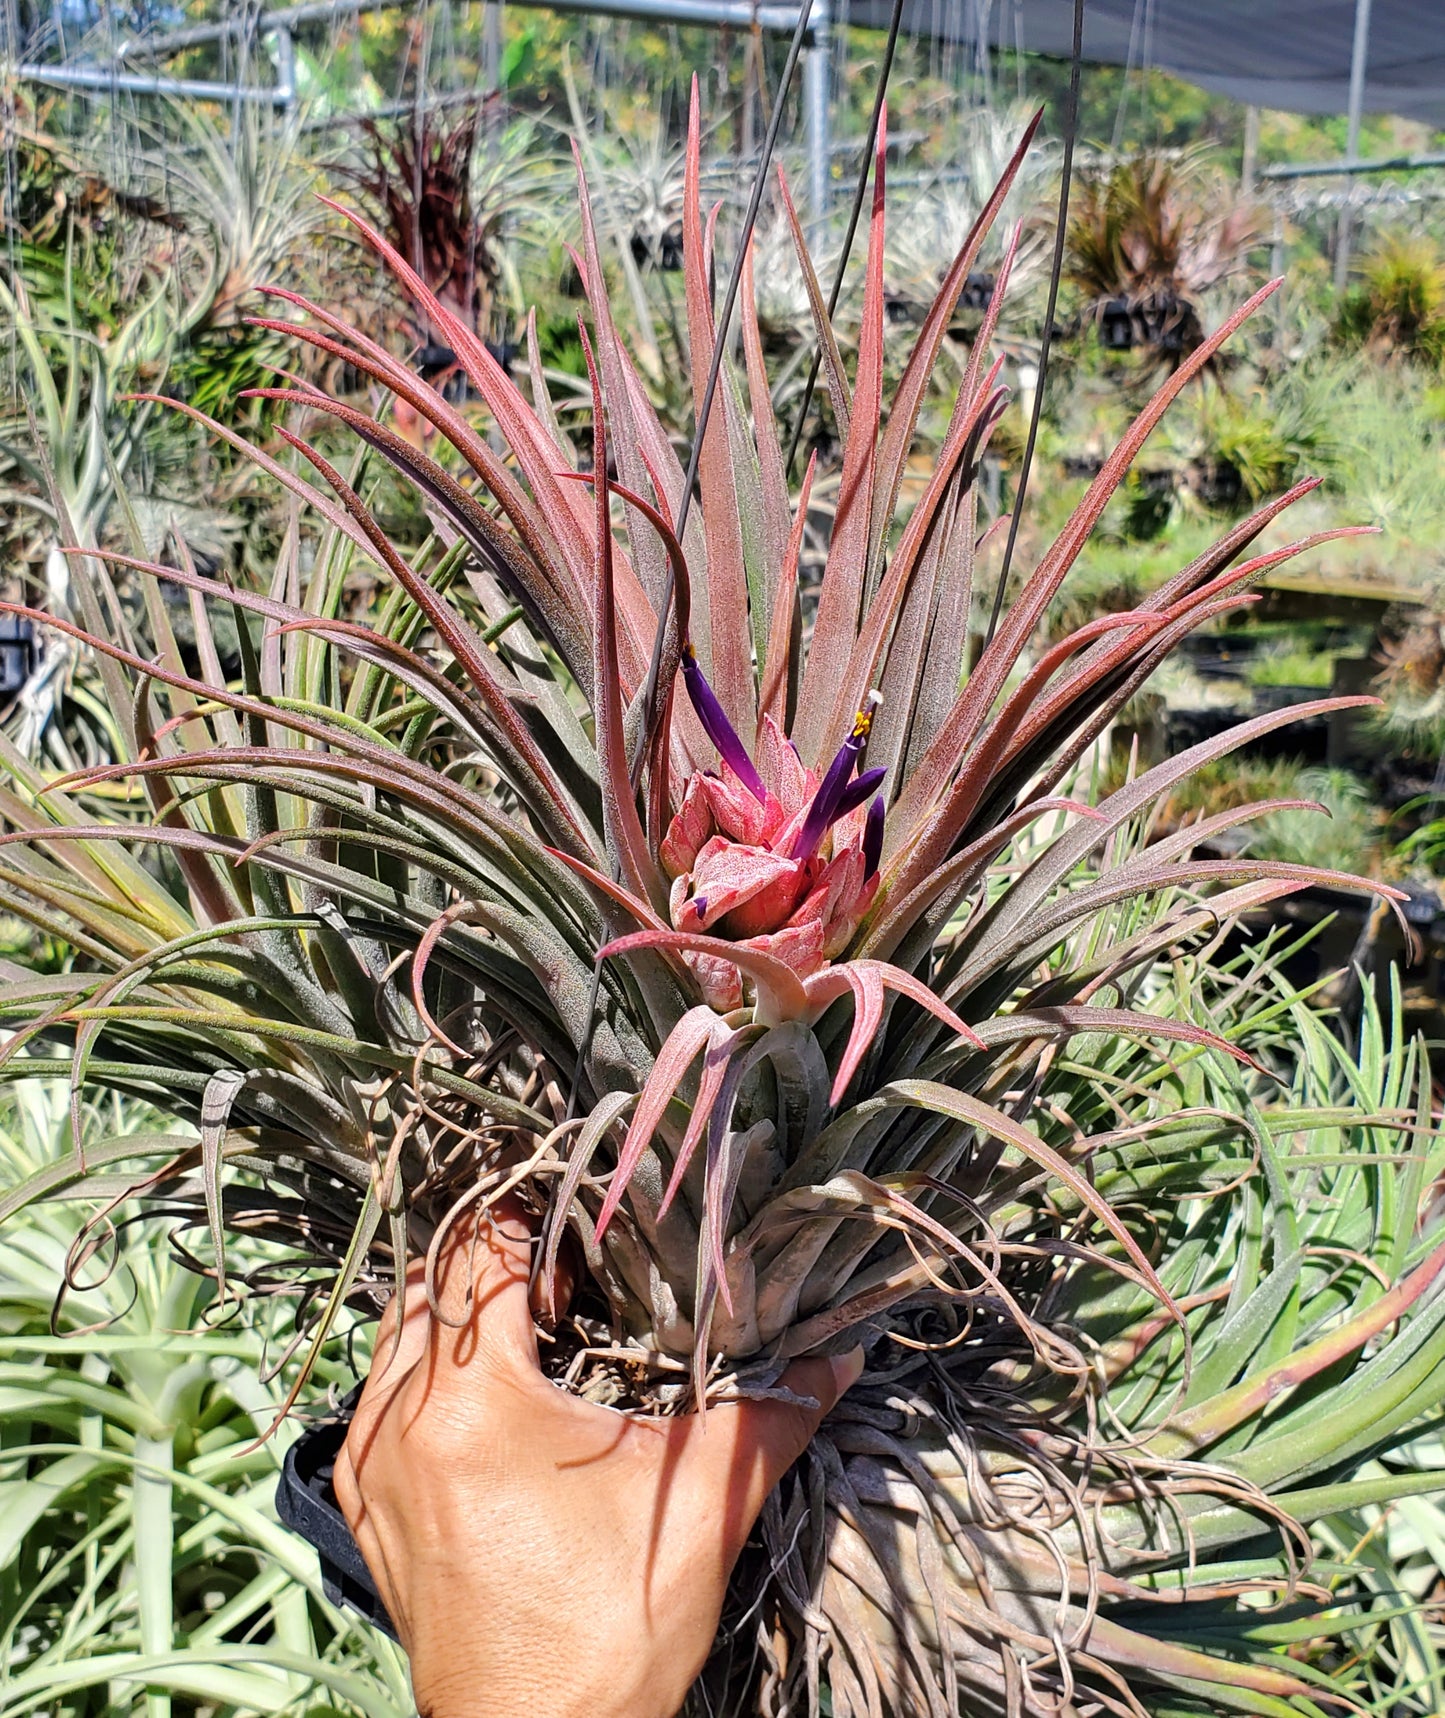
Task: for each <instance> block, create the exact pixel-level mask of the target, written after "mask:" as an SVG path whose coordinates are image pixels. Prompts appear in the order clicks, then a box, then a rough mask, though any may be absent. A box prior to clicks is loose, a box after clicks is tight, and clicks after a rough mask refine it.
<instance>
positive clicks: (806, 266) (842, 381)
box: [778, 161, 853, 442]
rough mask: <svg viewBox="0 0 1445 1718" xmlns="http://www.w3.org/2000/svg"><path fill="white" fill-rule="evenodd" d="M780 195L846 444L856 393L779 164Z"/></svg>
mask: <svg viewBox="0 0 1445 1718" xmlns="http://www.w3.org/2000/svg"><path fill="white" fill-rule="evenodd" d="M778 194H779V195H780V196H781V198H782V201H783V213H784V215H785V216H786V217H787V222H788V229H789V231H790V232H791V233H792V237H793V250H794V252H795V253H796V255H797V258H798V267H799V268H800V269H801V270H802V272H803V289H804V291H805V292H806V293H807V295H808V309H809V311H810V313H811V314H812V318H813V333H814V335H815V336H816V337H817V341H818V347H819V350H820V351H821V353H822V355H823V374H824V375H825V377H826V378H827V382H828V400H829V403H830V404H831V405H832V408H833V423H834V427H835V428H836V429H837V432H838V439H839V440H840V441H845V442H846V441H847V439H848V426H849V420H850V419H851V417H852V413H853V391H852V389H851V388H850V387H849V386H848V373H847V371H846V370H845V369H844V368H843V355H842V353H841V352H839V350H838V339H837V336H836V335H835V334H834V333H833V324H832V322H831V321H830V320H829V317H828V304H827V300H826V299H825V298H824V296H823V289H822V287H821V286H819V284H818V273H817V270H816V269H815V268H814V267H813V258H812V254H811V253H810V251H809V250H808V241H807V239H806V238H805V237H804V234H803V223H802V222H801V221H800V220H799V219H798V211H797V208H796V207H795V206H794V203H793V193H792V192H791V191H790V190H789V189H788V175H787V174H786V173H785V172H784V171H783V164H782V162H781V161H780V162H779V163H778Z"/></svg>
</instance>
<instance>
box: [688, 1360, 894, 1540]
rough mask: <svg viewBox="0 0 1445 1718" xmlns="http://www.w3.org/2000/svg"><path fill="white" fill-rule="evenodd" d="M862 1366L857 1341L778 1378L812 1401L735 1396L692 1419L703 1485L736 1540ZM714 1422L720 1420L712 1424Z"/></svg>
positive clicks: (749, 1528) (801, 1363) (744, 1534)
mask: <svg viewBox="0 0 1445 1718" xmlns="http://www.w3.org/2000/svg"><path fill="white" fill-rule="evenodd" d="M862 1371H863V1350H862V1349H861V1348H855V1349H853V1350H852V1352H851V1353H849V1354H840V1355H837V1356H836V1357H834V1358H832V1359H821V1358H820V1359H812V1360H795V1361H794V1362H793V1364H792V1365H791V1366H790V1367H789V1368H788V1369H787V1371H786V1372H784V1374H783V1375H782V1377H781V1378H780V1379H779V1380H778V1383H779V1384H780V1385H781V1386H782V1387H783V1388H784V1389H785V1390H789V1391H791V1392H792V1394H793V1395H795V1396H811V1397H813V1398H814V1400H815V1401H816V1402H817V1404H818V1406H817V1407H816V1408H808V1407H805V1406H803V1404H802V1403H800V1402H778V1401H760V1402H738V1403H735V1404H729V1405H727V1406H724V1407H718V1408H710V1409H709V1410H708V1413H707V1417H706V1420H703V1419H702V1418H700V1417H698V1418H695V1419H694V1420H693V1424H692V1427H691V1433H692V1435H691V1437H690V1440H689V1441H690V1443H691V1446H692V1448H691V1450H690V1452H689V1453H690V1455H691V1456H692V1459H693V1461H694V1463H695V1464H696V1468H697V1469H698V1470H699V1472H698V1478H699V1480H700V1481H701V1483H702V1485H703V1486H704V1488H705V1489H707V1490H710V1491H712V1492H713V1495H714V1497H715V1498H717V1502H718V1503H719V1504H720V1505H721V1515H722V1517H723V1519H724V1521H725V1524H726V1529H727V1531H728V1536H729V1537H730V1538H732V1539H734V1540H735V1542H736V1545H737V1546H738V1547H740V1546H741V1545H742V1543H743V1541H744V1540H745V1539H746V1538H747V1536H748V1534H749V1533H750V1532H751V1531H752V1525H753V1522H754V1521H756V1520H757V1518H758V1512H759V1511H760V1510H761V1509H762V1507H763V1504H764V1503H765V1502H766V1500H767V1496H768V1493H769V1492H770V1491H771V1490H772V1489H773V1487H774V1486H775V1485H776V1484H777V1483H778V1481H779V1480H780V1479H781V1478H782V1477H783V1475H784V1474H785V1473H786V1472H787V1471H788V1469H789V1468H790V1467H791V1466H792V1465H793V1463H794V1462H795V1461H797V1459H798V1457H799V1456H800V1455H802V1453H803V1451H804V1450H805V1449H807V1447H808V1443H809V1441H810V1440H811V1438H812V1436H813V1434H814V1432H816V1431H817V1429H818V1427H819V1426H820V1425H821V1424H822V1422H823V1419H824V1416H825V1415H827V1414H828V1413H829V1412H830V1411H831V1409H832V1408H833V1406H834V1404H835V1403H836V1402H837V1401H838V1400H839V1398H840V1397H841V1396H842V1395H843V1393H844V1391H845V1390H848V1389H850V1388H851V1387H852V1386H853V1385H854V1384H856V1383H857V1381H858V1378H859V1376H860V1375H861V1373H862ZM717 1422H721V1425H718V1426H717V1429H716V1430H714V1427H715V1424H716V1423H717ZM724 1428H725V1429H724ZM718 1493H721V1496H720V1497H718V1495H717V1494H718Z"/></svg>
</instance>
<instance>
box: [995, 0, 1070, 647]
mask: <svg viewBox="0 0 1445 1718" xmlns="http://www.w3.org/2000/svg"><path fill="white" fill-rule="evenodd" d="M1083 60H1084V0H1074V47H1073V59H1072V61H1071V63H1070V65H1069V106H1068V111H1067V113H1066V114H1065V116H1064V160H1063V183H1062V184H1061V185H1060V186H1059V220H1058V225H1057V227H1056V228H1055V230H1054V262H1053V267H1052V269H1051V270H1050V273H1049V302H1048V305H1047V307H1046V309H1045V310H1044V333H1043V338H1042V340H1041V341H1040V342H1039V374H1038V380H1037V381H1036V382H1035V384H1034V409H1033V411H1032V412H1031V413H1030V415H1029V435H1028V440H1027V441H1026V442H1025V443H1024V457H1023V464H1022V465H1021V466H1020V467H1019V482H1018V488H1017V490H1016V491H1015V492H1014V502H1013V512H1012V514H1011V515H1010V518H1009V522H1008V543H1007V545H1006V547H1005V548H1004V552H1003V565H1002V566H1001V567H1000V568H999V573H998V588H997V590H995V591H994V593H993V613H992V614H991V615H990V616H989V620H988V633H987V636H986V637H985V639H984V649H985V650H987V649H988V647H989V645H990V644H992V643H993V635H994V633H995V632H996V631H997V630H998V618H999V615H1000V614H1001V613H1002V611H1003V595H1004V591H1005V590H1006V589H1007V587H1008V575H1009V568H1010V567H1011V566H1012V565H1013V558H1014V545H1015V544H1016V543H1017V542H1018V535H1019V521H1020V520H1021V519H1022V518H1023V511H1024V497H1025V495H1026V494H1027V493H1028V487H1029V472H1030V470H1031V469H1032V466H1033V462H1034V444H1035V443H1036V442H1037V441H1038V438H1039V417H1040V415H1041V414H1042V412H1043V406H1044V383H1045V381H1046V380H1047V378H1048V373H1049V348H1050V346H1051V345H1052V343H1053V333H1054V310H1055V308H1056V306H1057V305H1058V302H1059V279H1060V277H1061V276H1062V274H1063V272H1064V241H1065V239H1066V238H1067V236H1068V230H1069V181H1070V180H1071V179H1072V177H1073V166H1074V138H1075V136H1076V134H1077V132H1078V129H1079V74H1080V70H1081V68H1082V66H1083Z"/></svg>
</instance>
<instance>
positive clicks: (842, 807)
mask: <svg viewBox="0 0 1445 1718" xmlns="http://www.w3.org/2000/svg"><path fill="white" fill-rule="evenodd" d="M887 774H888V770H887V768H886V767H885V766H884V765H883V764H878V765H877V766H876V767H875V768H873V769H871V770H864V771H863V773H862V774H861V775H860V776H859V777H858V778H857V779H856V780H855V781H850V782H849V783H848V785H847V787H845V788H844V789H843V797H842V799H840V800H839V801H838V812H837V817H846V816H847V815H848V813H849V812H850V811H856V810H857V809H858V807H859V806H860V805H862V803H863V801H864V800H865V799H867V798H869V796H870V795H872V794H874V793H876V792H877V791H878V787H879V784H880V783H881V782H882V780H883V778H884V776H886V775H887ZM834 821H835V822H836V821H837V818H836V817H835V819H834Z"/></svg>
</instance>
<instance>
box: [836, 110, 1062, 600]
mask: <svg viewBox="0 0 1445 1718" xmlns="http://www.w3.org/2000/svg"><path fill="white" fill-rule="evenodd" d="M1043 116H1044V110H1043V109H1042V108H1040V109H1039V110H1038V112H1037V113H1036V114H1035V115H1034V116H1033V118H1032V119H1031V120H1030V121H1029V123H1028V124H1027V125H1026V126H1025V127H1024V130H1023V134H1022V136H1021V137H1020V138H1019V140H1018V143H1017V144H1016V145H1015V147H1014V152H1013V154H1012V155H1011V156H1010V157H1009V162H1008V165H1007V166H1006V167H1005V168H1004V170H1003V173H1002V175H1001V176H1000V178H999V181H998V184H997V185H995V186H994V188H993V190H992V191H991V192H990V193H989V198H988V201H987V202H986V203H985V204H984V206H983V208H982V209H981V210H980V211H979V214H978V218H977V220H976V221H975V222H974V223H973V226H972V227H971V228H970V229H969V232H968V235H967V236H966V237H965V239H964V241H963V244H962V245H961V246H960V247H959V251H958V254H957V256H955V257H954V259H953V262H952V263H951V264H950V266H949V270H948V273H947V274H946V275H945V276H944V277H943V282H942V284H941V285H940V286H939V289H938V293H937V295H936V296H935V298H934V300H933V303H932V304H931V305H930V306H929V310H928V314H927V316H925V317H924V319H923V326H922V328H921V329H920V330H919V333H918V339H917V341H916V342H915V343H914V347H913V350H912V352H911V353H910V354H909V357H908V363H907V365H906V366H905V367H904V371H903V376H902V379H901V380H900V381H899V384H898V387H897V389H896V390H895V391H894V394H893V400H892V403H891V405H890V407H889V411H888V424H887V427H886V428H885V430H884V432H883V440H882V443H881V446H880V448H879V453H878V464H877V479H876V483H877V487H876V490H875V493H874V498H873V538H872V546H871V555H870V560H871V562H872V563H873V564H874V565H875V566H876V564H877V562H878V559H879V557H880V555H881V554H882V550H883V532H884V531H886V529H887V527H888V523H889V521H890V520H891V519H892V517H893V510H894V508H895V507H896V506H897V504H898V491H899V489H900V487H901V486H902V482H903V471H904V467H905V465H906V463H907V460H908V450H909V447H910V446H911V445H912V441H913V432H914V429H915V427H916V426H917V423H918V414H919V412H920V411H921V409H922V407H923V401H924V399H925V398H926V397H927V393H928V387H929V383H930V382H931V380H932V378H933V373H934V366H935V365H936V364H937V362H938V354H939V351H940V350H941V348H942V346H943V341H944V338H945V336H946V335H947V333H948V325H949V323H950V322H951V321H952V319H953V312H954V308H955V306H956V305H957V303H958V299H959V294H960V293H961V292H962V291H963V289H964V286H965V284H966V283H967V281H968V275H969V271H970V270H971V269H972V267H973V265H974V261H975V259H976V258H977V256H978V252H979V247H980V246H981V245H982V244H983V241H984V239H985V238H986V237H987V236H988V234H989V232H990V231H991V230H992V228H993V224H994V222H995V221H996V220H997V219H998V216H999V211H1000V210H1001V209H1002V208H1003V205H1004V202H1005V201H1006V199H1007V197H1008V194H1009V192H1010V191H1011V190H1012V189H1013V183H1014V180H1015V179H1016V178H1017V176H1018V171H1019V169H1020V167H1022V166H1023V163H1024V157H1025V156H1026V155H1027V154H1028V151H1029V146H1030V144H1032V142H1033V140H1034V134H1035V132H1036V131H1037V130H1038V128H1039V123H1040V121H1041V120H1042V119H1043ZM1017 242H1018V240H1017V235H1016V236H1015V239H1014V243H1013V245H1011V246H1010V247H1009V260H1011V258H1012V255H1013V250H1014V248H1015V246H1016V245H1017ZM1007 271H1008V262H1007V260H1006V263H1005V267H1004V268H1003V269H1001V270H1000V271H999V278H998V280H997V282H996V285H995V292H994V302H993V303H991V304H990V306H989V313H988V317H986V319H985V327H984V328H983V329H980V332H979V337H978V339H977V341H976V342H975V348H974V355H971V359H970V363H971V364H972V362H973V357H974V356H977V357H981V356H982V354H983V352H985V351H987V349H988V342H989V340H990V339H991V338H992V324H993V322H996V321H997V318H998V312H999V309H1000V308H1001V307H1002V295H1003V289H1004V285H1005V282H1006V280H1007ZM989 318H991V319H992V321H990V320H989Z"/></svg>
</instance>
